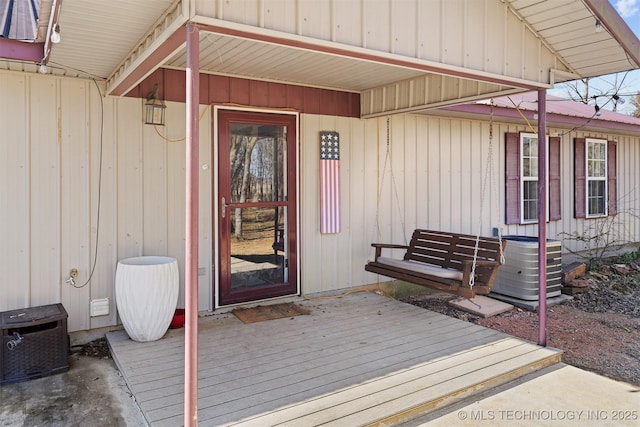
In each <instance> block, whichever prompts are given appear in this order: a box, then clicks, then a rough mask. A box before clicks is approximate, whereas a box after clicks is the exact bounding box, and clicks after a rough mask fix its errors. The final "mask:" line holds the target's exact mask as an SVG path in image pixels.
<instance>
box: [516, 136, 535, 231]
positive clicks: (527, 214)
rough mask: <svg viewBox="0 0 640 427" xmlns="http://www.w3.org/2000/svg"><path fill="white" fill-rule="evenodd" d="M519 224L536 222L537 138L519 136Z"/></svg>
mask: <svg viewBox="0 0 640 427" xmlns="http://www.w3.org/2000/svg"><path fill="white" fill-rule="evenodd" d="M520 153H521V162H520V164H521V165H522V168H521V171H520V176H521V185H522V189H521V194H522V209H521V212H522V218H521V219H520V220H521V222H523V223H525V222H536V221H538V136H537V135H534V134H524V133H523V134H520Z"/></svg>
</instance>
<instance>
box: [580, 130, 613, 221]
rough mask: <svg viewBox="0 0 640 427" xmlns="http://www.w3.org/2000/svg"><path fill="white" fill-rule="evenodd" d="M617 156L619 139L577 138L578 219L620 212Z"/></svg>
mask: <svg viewBox="0 0 640 427" xmlns="http://www.w3.org/2000/svg"><path fill="white" fill-rule="evenodd" d="M616 156H617V144H616V142H615V141H607V140H604V139H596V138H576V139H575V140H574V168H575V216H576V218H598V217H603V216H607V215H615V214H616V212H617V180H616Z"/></svg>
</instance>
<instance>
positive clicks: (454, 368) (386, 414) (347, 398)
mask: <svg viewBox="0 0 640 427" xmlns="http://www.w3.org/2000/svg"><path fill="white" fill-rule="evenodd" d="M561 355H562V353H561V352H559V351H557V350H552V349H548V348H541V347H538V346H535V345H533V344H530V343H526V342H523V341H521V340H518V339H515V338H509V339H505V340H503V341H500V342H497V343H494V344H491V345H486V346H482V347H479V348H476V349H473V350H470V351H465V352H461V353H459V354H456V355H452V356H449V357H446V358H441V359H439V360H434V361H432V362H429V363H424V364H421V365H419V366H416V367H414V368H410V369H405V370H403V371H399V372H396V373H394V374H392V375H387V376H385V377H382V378H378V379H375V380H372V381H368V382H367V383H364V384H359V385H357V386H353V387H350V388H346V389H344V390H340V391H338V392H334V393H332V394H328V395H325V396H319V397H318V398H316V399H313V400H307V401H304V402H301V403H298V404H294V405H290V406H288V407H285V408H281V409H280V410H277V411H272V412H269V413H267V414H263V415H259V416H256V417H252V418H249V419H244V420H240V421H239V422H238V423H231V424H228V425H242V426H248V427H250V426H265V425H269V426H276V425H286V426H291V427H296V426H300V427H306V426H315V425H323V426H325V425H326V426H345V425H349V426H389V425H394V424H397V423H400V422H403V421H406V420H409V419H411V418H414V417H416V416H418V415H422V414H425V413H428V412H430V411H432V410H435V409H438V408H441V407H443V406H446V405H449V404H452V403H455V402H457V401H460V400H462V399H464V398H466V397H469V396H471V395H473V394H475V393H479V392H481V391H484V390H486V389H488V388H491V387H496V386H498V385H501V384H504V383H506V382H509V381H512V380H514V379H517V378H519V377H522V376H524V375H527V374H529V373H531V372H534V371H537V370H540V369H542V368H545V367H547V366H551V365H554V364H556V363H559V362H560V359H561Z"/></svg>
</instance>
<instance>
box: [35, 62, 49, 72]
mask: <svg viewBox="0 0 640 427" xmlns="http://www.w3.org/2000/svg"><path fill="white" fill-rule="evenodd" d="M48 71H49V70H48V69H47V66H46V65H45V63H44V59H43V60H42V61H40V66H39V67H38V72H39V73H40V74H47V72H48Z"/></svg>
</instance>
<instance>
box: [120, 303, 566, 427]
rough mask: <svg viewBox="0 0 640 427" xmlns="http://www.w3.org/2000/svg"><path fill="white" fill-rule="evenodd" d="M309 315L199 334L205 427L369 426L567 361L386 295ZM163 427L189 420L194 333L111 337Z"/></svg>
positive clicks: (313, 306) (210, 322)
mask: <svg viewBox="0 0 640 427" xmlns="http://www.w3.org/2000/svg"><path fill="white" fill-rule="evenodd" d="M298 303H299V304H301V305H303V306H305V307H306V308H308V309H309V310H310V311H311V314H309V315H303V316H296V317H292V318H285V319H276V320H269V321H265V322H258V323H250V324H244V323H242V322H241V321H240V320H238V319H236V318H235V316H233V315H230V314H221V315H215V316H211V317H206V318H201V319H200V320H199V323H198V328H199V335H198V336H199V338H198V341H199V345H198V355H199V356H198V421H199V425H201V426H218V425H235V424H242V425H256V426H258V425H259V426H269V425H278V424H286V425H287V426H294V425H300V426H312V425H319V424H325V423H328V424H330V425H368V424H375V423H376V422H378V421H379V420H381V419H391V418H393V417H394V416H395V414H397V413H401V412H404V413H410V412H411V411H415V412H416V413H417V411H418V410H420V411H423V410H429V409H435V407H437V406H439V405H441V404H443V402H448V401H450V400H455V399H456V398H461V397H462V396H463V395H466V394H469V393H472V392H474V391H476V390H479V389H481V388H484V387H487V386H491V385H497V384H499V383H501V382H504V381H507V380H509V379H512V378H513V377H514V376H515V375H521V374H524V373H526V372H528V371H530V370H532V369H537V368H540V367H543V366H546V365H548V364H552V363H555V362H557V361H559V353H557V352H556V351H553V350H550V349H545V348H541V347H538V346H537V345H535V344H532V343H529V342H526V341H523V340H520V339H516V338H513V337H510V336H508V335H506V334H503V333H500V332H497V331H494V330H491V329H487V328H483V327H481V326H478V325H474V324H472V323H469V322H464V321H461V320H458V319H454V318H451V317H449V316H444V315H441V314H438V313H434V312H431V311H429V310H424V309H422V308H419V307H415V306H412V305H409V304H404V303H401V302H398V301H394V300H391V299H388V298H385V297H383V296H380V295H377V294H374V293H357V294H351V295H348V296H346V297H344V298H334V299H326V300H321V301H306V300H301V301H299V302H298ZM107 339H108V341H109V345H110V347H111V349H112V354H113V358H114V360H115V361H116V364H117V365H118V368H119V369H120V371H121V372H122V375H123V377H124V378H125V380H126V381H127V384H128V385H129V387H130V389H131V391H132V392H133V394H134V396H135V399H136V401H137V402H138V405H139V406H140V408H141V410H142V413H143V414H144V416H145V418H146V419H147V421H148V422H149V423H150V424H151V425H152V426H175V425H181V424H182V421H183V415H182V414H183V387H184V386H183V384H184V383H183V382H184V368H183V366H184V365H183V359H184V330H170V331H169V332H168V333H167V334H166V335H165V337H163V338H162V339H160V340H158V341H154V342H149V343H137V342H134V341H132V340H130V339H129V338H128V336H127V335H126V332H124V331H117V332H111V333H108V334H107Z"/></svg>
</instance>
